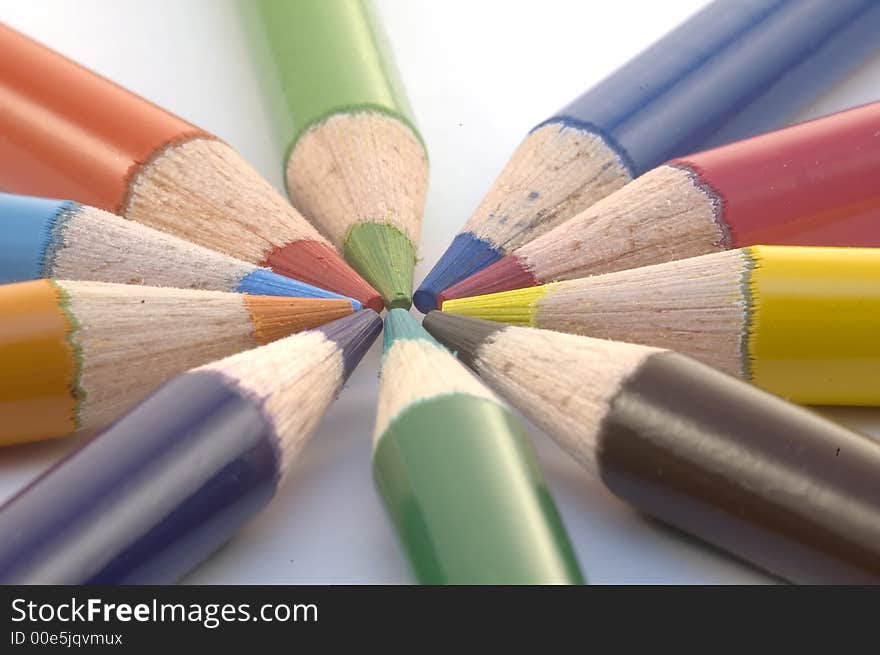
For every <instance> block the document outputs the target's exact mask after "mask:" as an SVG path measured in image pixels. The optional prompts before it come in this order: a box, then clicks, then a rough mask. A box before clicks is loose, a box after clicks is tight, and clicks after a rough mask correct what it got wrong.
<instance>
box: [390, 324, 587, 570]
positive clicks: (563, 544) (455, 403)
mask: <svg viewBox="0 0 880 655" xmlns="http://www.w3.org/2000/svg"><path fill="white" fill-rule="evenodd" d="M384 340H385V344H384V345H385V348H384V353H385V354H384V359H383V362H382V375H381V378H382V383H381V388H380V390H379V409H378V415H377V417H376V431H375V441H374V446H375V447H374V456H373V473H374V477H375V479H376V483H377V485H378V487H379V490H380V492H381V494H382V497H383V499H384V500H385V506H386V507H387V509H388V512H389V514H390V516H391V518H392V521H393V523H394V526H395V528H396V530H397V533H398V535H399V537H400V540H401V542H402V543H403V545H404V548H405V549H406V552H407V555H408V556H409V559H410V562H411V563H412V566H413V569H414V570H415V572H416V577H417V578H418V580H419V582H420V583H422V584H583V582H584V580H583V575H582V574H581V572H580V569H579V567H578V564H577V559H576V558H575V555H574V551H573V549H572V547H571V544H570V543H569V541H568V536H567V535H566V532H565V528H564V527H563V525H562V520H561V518H560V517H559V513H558V512H557V510H556V505H555V504H554V502H553V498H552V497H551V495H550V492H549V491H548V490H547V487H546V485H545V483H544V480H543V477H542V476H541V473H540V469H539V468H538V465H537V462H536V458H535V454H534V452H533V449H532V446H531V442H530V441H529V438H528V436H527V434H526V431H525V429H524V428H523V426H522V425H521V424H520V422H519V421H518V420H517V418H516V417H515V416H514V415H513V413H512V412H511V410H510V409H509V408H508V407H507V406H506V405H504V404H503V403H502V402H501V401H499V400H498V399H497V398H496V397H495V395H494V394H493V393H492V392H491V391H489V389H487V388H486V387H485V386H484V385H483V384H482V383H481V382H480V381H479V380H477V379H476V378H475V377H474V376H473V375H472V374H471V373H470V371H468V370H467V369H466V368H465V367H464V366H462V365H461V364H460V363H459V362H457V361H456V360H455V357H453V356H452V354H450V353H449V352H447V351H446V349H444V348H443V347H442V346H441V345H440V344H438V343H437V342H436V341H434V339H433V338H431V336H430V335H429V334H428V333H427V332H425V331H424V330H423V329H422V328H421V326H419V324H418V323H416V321H415V320H414V319H413V317H412V316H410V314H409V313H407V312H406V311H405V310H403V309H392V310H391V311H390V312H389V314H388V317H387V319H386V323H385V337H384Z"/></svg>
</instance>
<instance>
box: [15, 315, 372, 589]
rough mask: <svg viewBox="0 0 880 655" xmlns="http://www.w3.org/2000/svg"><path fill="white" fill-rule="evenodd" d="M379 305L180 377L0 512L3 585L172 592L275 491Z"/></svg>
mask: <svg viewBox="0 0 880 655" xmlns="http://www.w3.org/2000/svg"><path fill="white" fill-rule="evenodd" d="M381 324H382V321H381V319H380V318H379V317H378V315H376V313H375V312H373V311H371V310H364V311H362V312H358V313H357V314H354V315H353V316H349V317H347V318H343V319H339V320H337V321H334V322H332V323H328V324H327V325H325V326H323V327H320V328H317V329H315V330H311V331H308V332H303V333H301V334H297V335H295V336H292V337H289V338H287V339H282V340H280V341H276V342H275V343H273V344H270V345H268V346H263V347H262V348H257V349H255V350H250V351H247V352H244V353H240V354H238V355H233V356H232V357H228V358H226V359H223V360H220V361H219V362H213V363H210V364H206V365H204V366H201V367H200V368H196V369H193V370H191V371H188V372H186V373H184V374H182V375H179V376H177V377H176V378H174V379H173V380H171V381H170V382H168V383H167V384H165V385H163V386H162V387H161V388H160V389H159V390H158V391H156V393H154V394H153V395H151V396H150V397H149V398H147V399H146V400H145V401H144V402H143V403H141V404H140V405H139V406H138V407H136V408H135V409H133V410H132V411H131V412H129V413H128V414H127V415H125V416H124V417H123V418H121V419H120V420H119V421H117V422H116V423H115V424H114V425H113V426H112V427H110V428H109V429H108V430H107V431H106V432H104V433H102V434H100V435H98V436H97V437H96V438H94V439H93V440H91V441H90V442H88V443H86V444H85V445H84V446H82V447H80V448H78V449H77V450H75V451H74V452H73V453H72V454H71V455H69V456H68V457H67V458H66V459H64V460H62V461H61V462H60V463H59V464H57V465H56V466H55V467H54V468H52V469H50V470H49V471H48V472H46V473H44V474H43V475H42V476H40V477H39V478H37V479H36V480H35V481H34V482H33V483H31V484H30V485H29V486H28V487H26V488H25V489H24V490H23V491H21V492H20V493H19V494H18V495H17V496H15V497H14V498H13V499H12V500H10V501H9V502H8V503H6V504H5V505H4V506H3V507H2V508H0V531H2V533H3V535H4V538H3V539H2V540H0V581H2V582H3V583H7V584H8V583H16V584H41V583H42V584H46V583H51V584H167V583H170V582H174V581H176V580H178V579H179V578H180V577H181V576H183V575H184V574H185V573H187V572H188V571H189V570H191V569H192V568H193V567H194V566H196V565H197V564H198V563H199V562H201V561H202V560H203V559H205V558H206V557H207V556H208V555H210V554H211V553H212V552H213V551H214V550H216V549H217V548H218V547H219V546H221V545H222V544H223V543H225V542H226V541H227V540H228V539H229V538H230V537H232V535H233V534H235V532H236V531H237V530H238V529H239V528H240V527H241V526H242V525H244V524H245V523H246V522H247V521H249V520H250V519H251V518H252V517H253V516H254V515H255V514H257V513H258V512H259V511H260V510H261V509H262V508H263V507H264V506H265V505H266V504H267V503H268V502H269V500H270V498H272V496H273V495H274V494H275V491H276V489H277V488H278V485H279V484H280V483H281V481H282V479H283V477H284V475H285V473H286V471H287V470H288V469H289V467H290V464H291V462H292V461H293V460H295V458H296V457H297V455H298V454H299V452H300V450H301V448H302V446H303V445H304V443H305V442H306V440H307V439H308V438H309V437H310V436H311V434H312V432H313V431H314V429H315V427H316V425H317V423H318V421H319V420H320V419H321V417H322V416H323V414H324V412H325V411H326V410H327V407H328V406H329V405H330V403H331V402H332V401H333V399H334V397H335V396H336V394H337V393H338V391H339V390H340V388H341V387H342V384H343V382H344V381H345V379H346V378H347V376H348V374H349V373H351V371H352V369H353V368H354V367H355V366H356V365H357V363H358V361H359V360H360V358H361V356H362V355H363V354H364V352H366V350H367V349H368V348H369V346H370V344H371V343H372V342H373V340H374V339H375V338H376V335H378V333H379V331H380V330H381Z"/></svg>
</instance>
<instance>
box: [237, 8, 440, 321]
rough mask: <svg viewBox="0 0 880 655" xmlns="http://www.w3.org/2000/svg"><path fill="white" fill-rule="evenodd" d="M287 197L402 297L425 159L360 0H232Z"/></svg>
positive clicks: (403, 301)
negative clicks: (260, 83)
mask: <svg viewBox="0 0 880 655" xmlns="http://www.w3.org/2000/svg"><path fill="white" fill-rule="evenodd" d="M242 3H243V7H244V11H245V14H246V16H247V17H248V21H249V23H250V27H251V30H250V31H251V35H252V38H253V43H254V49H255V52H256V53H257V57H256V58H257V63H258V65H259V67H260V69H261V70H260V77H261V78H262V79H263V80H264V82H265V86H266V89H267V92H268V94H269V95H270V99H271V101H272V103H271V104H272V106H273V110H274V117H275V122H276V123H277V126H278V128H279V130H280V132H281V135H280V136H281V138H282V139H284V140H285V142H286V143H287V142H289V145H288V147H287V155H286V161H285V167H286V183H287V191H288V194H289V195H290V198H291V201H292V202H293V203H294V204H295V205H296V207H297V208H298V209H299V210H300V211H301V212H302V213H303V214H304V215H305V216H306V217H307V218H309V219H310V220H311V221H312V222H313V223H314V224H315V225H316V226H317V227H318V228H319V229H320V230H321V231H323V232H324V234H325V235H326V236H327V237H328V238H329V239H330V240H331V241H333V243H334V244H336V245H337V246H338V247H339V248H340V249H341V250H342V251H343V253H344V254H345V258H346V259H347V260H348V261H349V263H350V264H351V265H352V266H353V267H354V268H356V269H357V270H358V271H359V272H360V273H361V275H363V276H364V277H365V278H366V279H367V280H369V281H370V283H371V284H372V285H373V286H374V287H375V288H376V289H377V290H378V291H379V293H381V294H382V297H383V298H384V300H385V304H386V306H388V307H402V308H409V306H410V304H411V302H412V301H411V298H412V269H413V266H414V264H415V259H416V248H417V246H418V238H419V231H420V228H421V220H422V212H423V211H424V204H425V192H426V190H427V182H428V159H427V154H426V152H425V147H424V144H423V142H422V140H421V137H420V136H419V134H418V132H417V131H416V128H415V127H414V125H413V122H412V119H411V115H410V110H409V106H408V104H407V101H406V98H405V97H404V94H403V90H402V88H401V85H400V83H399V80H398V78H397V71H396V70H395V67H394V65H393V62H392V60H391V57H390V53H389V52H388V50H387V48H386V47H385V44H384V41H383V38H382V35H381V34H380V32H379V26H378V24H377V22H376V20H375V18H374V16H373V15H372V12H371V8H370V7H369V6H368V4H367V3H366V2H364V1H363V0H332V1H328V0H295V1H289V0H288V1H286V0H257V1H256V2H253V1H248V0H242Z"/></svg>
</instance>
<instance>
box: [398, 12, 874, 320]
mask: <svg viewBox="0 0 880 655" xmlns="http://www.w3.org/2000/svg"><path fill="white" fill-rule="evenodd" d="M878 34H880V3H878V2H876V0H835V1H834V2H828V1H827V0H717V1H716V2H713V3H712V4H711V5H709V6H708V7H707V8H705V9H704V10H702V11H701V12H699V13H697V14H696V15H694V16H693V17H692V18H690V19H689V20H688V21H686V22H685V23H684V24H682V25H681V26H679V27H678V28H677V29H675V30H674V31H672V32H671V33H669V34H668V35H667V36H665V37H664V38H662V39H661V40H660V41H658V42H656V43H655V44H654V45H652V46H651V47H650V48H648V49H647V50H645V51H644V52H642V53H641V54H639V55H638V56H637V57H636V58H635V59H633V60H632V61H630V62H629V63H627V64H626V65H624V66H623V67H622V68H620V69H619V70H617V71H616V72H615V73H613V74H612V75H611V76H610V77H608V78H606V79H605V80H604V81H602V82H601V83H599V84H598V85H596V86H595V87H593V88H592V89H590V90H589V91H587V92H586V93H584V94H583V95H581V96H580V97H579V98H577V99H576V100H574V101H573V102H572V103H570V104H569V105H568V106H566V107H565V108H563V109H562V110H561V111H559V112H558V113H557V114H555V115H554V116H552V117H550V118H549V119H547V120H546V121H543V122H542V123H540V124H539V125H538V126H536V127H535V128H534V129H533V130H532V131H531V132H530V133H529V134H528V136H527V137H526V138H525V140H524V141H523V142H522V144H520V146H519V147H518V148H517V150H516V151H515V152H514V154H513V156H512V157H511V159H510V161H509V162H508V164H507V166H506V167H505V169H504V170H503V171H502V172H501V174H500V176H499V177H498V179H497V180H496V182H495V184H494V185H493V187H492V188H491V189H490V190H489V193H488V194H487V195H486V197H485V198H484V199H483V201H482V203H481V204H480V206H479V207H478V208H477V210H476V211H475V212H474V214H473V215H472V216H471V218H470V220H469V221H468V222H467V223H466V224H465V226H464V228H463V229H462V231H461V232H460V233H459V234H458V235H457V236H456V237H455V239H454V240H453V242H452V244H451V245H450V246H449V248H448V249H447V250H446V252H445V253H444V254H443V256H442V257H441V258H440V260H439V261H438V262H437V264H436V265H435V266H434V268H433V269H432V270H431V272H430V273H428V275H427V277H426V278H425V280H424V281H423V282H422V284H421V287H420V288H419V289H418V290H417V291H416V293H415V295H414V296H413V302H414V303H415V305H416V307H418V308H419V310H421V311H423V312H426V311H430V310H431V309H434V308H435V307H436V304H437V296H438V294H439V293H440V292H441V291H443V290H444V289H446V288H448V287H450V286H452V285H453V284H455V283H456V282H460V281H461V280H463V279H465V278H467V277H469V276H471V275H473V274H474V273H476V272H477V271H479V270H481V269H483V268H485V267H486V266H488V265H490V264H492V263H494V262H495V261H497V260H498V259H500V258H501V257H503V256H504V255H506V254H509V253H510V252H511V251H512V250H514V249H516V248H518V247H519V246H521V245H523V244H524V243H527V242H529V241H531V240H532V239H534V238H535V237H537V236H539V235H541V234H543V233H545V232H547V231H549V230H550V229H552V228H553V227H555V226H556V225H558V224H559V223H561V222H563V221H565V220H567V219H568V218H571V217H572V216H574V215H575V214H577V213H579V212H581V211H583V210H584V209H586V208H587V207H589V206H590V205H592V204H594V203H595V202H597V201H598V200H600V199H602V198H603V197H605V196H607V195H609V194H610V193H612V192H614V191H615V190H617V189H619V188H620V187H621V186H623V185H624V184H626V183H627V182H629V181H630V180H632V179H633V178H635V177H637V176H639V175H641V174H642V173H644V172H646V171H648V170H650V169H652V168H654V167H655V166H657V165H659V164H661V163H663V162H664V161H667V160H669V159H672V158H674V157H679V156H682V155H686V154H689V153H691V152H695V151H697V150H702V149H705V148H709V147H714V146H716V145H720V144H723V143H728V142H731V141H735V140H738V139H741V138H745V137H748V136H752V135H754V134H758V133H761V132H764V131H767V130H770V129H773V128H776V127H779V126H781V125H783V124H784V123H785V122H786V120H787V119H789V118H790V117H791V116H792V114H793V113H794V112H795V111H796V110H798V109H799V108H801V107H803V106H804V105H805V104H807V103H808V102H810V101H811V100H813V99H814V98H815V97H817V96H818V95H819V94H820V93H821V91H822V90H823V89H826V88H828V87H829V86H830V85H832V84H833V83H834V82H836V81H837V80H839V79H840V78H841V77H843V75H845V74H846V73H847V72H848V71H849V70H851V69H852V68H854V67H855V66H857V65H858V64H859V63H861V62H862V61H864V60H865V59H866V58H867V57H868V56H869V55H870V54H871V53H872V52H874V51H875V50H877V48H878V47H880V38H878V36H877V35H878Z"/></svg>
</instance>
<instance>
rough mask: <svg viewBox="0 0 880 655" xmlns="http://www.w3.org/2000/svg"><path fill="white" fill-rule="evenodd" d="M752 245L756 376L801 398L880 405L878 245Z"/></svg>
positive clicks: (751, 339)
mask: <svg viewBox="0 0 880 655" xmlns="http://www.w3.org/2000/svg"><path fill="white" fill-rule="evenodd" d="M749 250H750V251H751V253H752V258H753V261H754V269H753V270H752V271H751V274H750V275H751V284H750V286H751V293H752V298H754V299H755V300H754V302H753V306H752V314H751V321H750V329H749V342H748V350H749V360H750V372H751V379H752V381H753V382H754V383H755V384H757V385H759V386H761V387H763V388H765V389H769V390H770V391H772V392H774V393H777V394H780V395H782V396H785V397H787V398H790V399H792V400H795V401H797V402H801V403H815V404H820V403H821V404H834V405H880V252H878V251H877V250H876V249H873V248H784V247H776V248H774V247H770V246H755V247H753V248H750V249H749Z"/></svg>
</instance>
